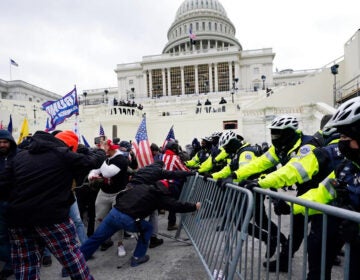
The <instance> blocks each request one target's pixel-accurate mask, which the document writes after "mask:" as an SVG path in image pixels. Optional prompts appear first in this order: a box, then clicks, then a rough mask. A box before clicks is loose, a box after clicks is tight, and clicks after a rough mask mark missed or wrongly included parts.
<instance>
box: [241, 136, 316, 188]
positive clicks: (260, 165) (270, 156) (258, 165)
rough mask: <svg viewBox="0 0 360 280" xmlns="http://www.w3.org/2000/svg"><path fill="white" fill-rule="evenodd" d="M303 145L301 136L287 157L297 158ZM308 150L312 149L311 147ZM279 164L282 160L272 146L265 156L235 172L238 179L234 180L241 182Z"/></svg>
mask: <svg viewBox="0 0 360 280" xmlns="http://www.w3.org/2000/svg"><path fill="white" fill-rule="evenodd" d="M299 134H300V135H301V132H299ZM301 143H302V137H301V136H300V137H299V139H298V140H297V141H296V143H295V144H294V146H293V147H292V148H291V149H290V150H289V151H288V153H287V157H289V158H292V157H294V156H296V152H297V150H298V149H299V147H300V146H301ZM308 149H310V147H309V148H308ZM278 163H280V158H279V157H278V155H277V154H276V152H275V147H274V146H271V147H270V148H269V150H268V151H267V152H266V153H265V154H263V155H261V156H260V157H258V158H256V159H254V160H253V161H251V162H250V163H249V164H247V165H245V166H243V167H242V168H239V169H238V170H236V171H235V172H234V173H235V175H236V179H235V180H234V182H241V181H243V180H245V179H247V178H249V177H250V176H251V175H254V174H257V173H261V172H263V171H266V170H267V169H269V168H271V167H273V166H276V165H277V164H278Z"/></svg>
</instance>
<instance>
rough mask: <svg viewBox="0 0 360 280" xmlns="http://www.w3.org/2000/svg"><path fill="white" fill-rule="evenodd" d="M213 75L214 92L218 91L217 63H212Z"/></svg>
mask: <svg viewBox="0 0 360 280" xmlns="http://www.w3.org/2000/svg"><path fill="white" fill-rule="evenodd" d="M214 73H215V89H214V91H215V92H218V91H219V83H218V69H217V63H214Z"/></svg>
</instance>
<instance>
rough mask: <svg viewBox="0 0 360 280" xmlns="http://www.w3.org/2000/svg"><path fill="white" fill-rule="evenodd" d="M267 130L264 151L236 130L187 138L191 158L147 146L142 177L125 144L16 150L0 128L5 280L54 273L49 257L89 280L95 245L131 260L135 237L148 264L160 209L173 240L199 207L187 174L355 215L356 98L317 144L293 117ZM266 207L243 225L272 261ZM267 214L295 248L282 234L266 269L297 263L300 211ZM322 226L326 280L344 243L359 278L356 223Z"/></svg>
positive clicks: (314, 268) (41, 135)
mask: <svg viewBox="0 0 360 280" xmlns="http://www.w3.org/2000/svg"><path fill="white" fill-rule="evenodd" d="M268 128H269V129H270V133H271V144H268V143H266V142H263V143H262V144H261V145H258V144H251V143H249V142H247V141H246V140H245V139H246V137H245V136H243V135H239V134H236V133H235V132H234V131H232V130H225V131H222V132H213V133H211V134H210V135H208V136H204V137H202V138H201V139H200V141H199V140H198V139H197V138H194V140H193V141H192V143H191V146H190V147H189V149H188V150H186V151H185V150H183V149H182V148H181V146H180V145H179V143H178V142H177V141H169V142H168V143H167V144H166V145H165V147H159V146H158V145H156V144H155V143H153V144H151V146H150V149H151V152H152V154H153V158H154V163H152V164H150V165H148V166H146V167H144V168H138V164H137V160H136V155H135V154H134V151H133V149H132V145H131V143H130V142H128V141H120V139H107V138H106V137H103V138H102V139H101V141H100V142H99V143H98V144H97V146H96V147H94V148H86V147H85V146H83V145H81V144H80V145H79V144H78V142H79V140H78V138H77V136H76V134H75V133H74V132H72V131H55V132H52V133H46V132H42V131H37V132H36V133H34V135H32V137H31V138H30V139H27V142H26V143H24V144H23V145H21V149H20V148H19V147H18V146H17V145H16V143H15V141H14V139H13V137H12V136H11V134H10V133H9V132H7V131H5V130H0V159H1V161H0V164H1V165H0V171H1V172H0V195H1V196H0V221H1V223H0V238H1V242H0V244H1V247H0V258H1V259H0V260H1V261H3V262H4V263H5V266H4V268H3V269H2V271H1V278H0V279H6V277H8V276H9V275H12V274H15V277H16V279H38V276H39V271H40V267H41V265H43V266H46V265H51V255H53V256H54V257H56V259H57V260H58V261H59V262H60V263H61V265H62V266H63V270H62V275H63V276H64V277H65V276H70V277H71V278H72V279H93V278H92V276H91V274H90V271H89V268H88V266H87V264H86V261H87V260H88V259H90V258H91V256H92V255H93V254H94V252H95V251H96V250H97V249H98V248H99V247H100V250H108V249H109V248H110V247H112V246H113V245H114V242H113V240H112V236H113V235H114V234H115V233H117V235H116V236H117V255H118V256H119V257H123V256H125V255H127V251H126V241H124V237H125V236H129V235H131V234H132V233H137V234H138V240H137V246H136V248H135V251H134V252H133V255H132V257H131V266H133V267H135V266H138V265H140V264H142V263H144V262H147V261H148V260H149V258H150V257H149V255H147V254H146V253H147V249H148V248H155V247H157V246H160V245H162V244H163V242H164V241H163V239H160V238H158V235H157V233H158V213H159V211H163V210H168V211H169V213H168V217H167V219H168V225H167V230H169V231H172V230H177V229H178V223H177V220H176V218H177V217H176V213H177V212H193V211H196V210H198V209H199V208H200V207H201V203H200V202H197V203H187V202H179V201H178V199H179V196H180V193H181V190H182V187H183V185H184V183H185V182H186V180H187V177H189V176H194V175H195V174H199V175H201V176H202V179H203V180H205V181H206V180H208V179H209V178H212V180H216V182H217V183H216V185H217V186H218V187H219V188H221V189H224V188H226V187H227V186H228V184H229V183H231V184H237V185H239V186H241V187H245V188H247V189H250V190H254V188H266V189H268V188H269V189H272V190H273V191H277V190H278V189H280V188H281V189H284V190H286V188H292V187H293V186H294V187H295V188H296V196H298V197H300V198H304V199H309V200H311V201H318V202H321V203H328V204H332V205H335V206H337V207H342V208H346V209H350V210H352V211H357V212H359V211H360V180H359V179H358V178H359V174H360V167H359V166H360V98H353V99H351V100H349V101H347V102H345V103H344V104H342V105H341V106H340V107H339V108H338V109H337V111H336V113H335V114H334V115H326V116H324V118H323V119H322V121H321V124H320V129H319V130H318V131H316V132H315V133H314V134H313V135H306V134H304V133H303V132H302V131H301V130H300V129H299V121H298V119H297V118H296V117H294V116H291V115H282V116H278V117H276V118H275V119H274V120H273V121H272V122H271V124H270V125H269V127H268ZM263 204H264V200H259V199H258V200H255V205H254V206H255V209H256V210H255V212H254V213H255V216H254V219H253V222H254V223H255V224H256V226H249V227H248V228H249V234H251V235H253V236H254V237H256V238H258V239H259V240H260V241H262V242H264V243H265V244H267V248H268V250H267V251H266V253H265V257H266V258H271V257H272V256H273V255H274V253H275V251H276V248H277V246H278V244H277V233H278V228H277V225H276V224H275V223H274V222H272V221H271V220H270V228H269V230H268V226H267V225H268V221H269V219H268V217H267V213H266V211H265V209H266V208H265V207H264V205H263ZM273 207H274V211H275V213H276V214H277V215H285V214H289V213H290V212H291V211H293V214H294V216H293V217H294V218H293V223H292V227H293V228H292V232H293V236H292V237H291V242H290V236H285V234H283V233H280V245H281V252H280V258H279V260H274V261H270V262H265V263H264V266H265V267H267V269H268V270H269V271H270V272H275V271H276V269H277V266H278V267H279V270H280V271H282V272H287V271H288V262H289V260H291V258H290V257H291V256H289V252H291V253H292V257H293V256H294V254H295V253H296V252H297V251H298V249H299V248H300V246H301V243H302V241H303V239H304V237H305V236H304V231H303V228H304V223H305V219H304V215H303V214H304V213H305V210H304V207H303V206H301V205H294V206H293V207H290V205H289V204H287V203H285V202H284V201H282V200H277V201H275V202H274V203H273ZM24 213H32V214H31V215H24ZM310 214H311V219H310V222H311V232H310V234H309V236H308V240H309V241H308V262H309V266H308V267H309V271H308V279H320V277H321V269H320V267H321V266H320V264H321V240H322V230H323V226H322V215H318V214H319V213H318V212H316V211H310ZM84 224H86V225H87V228H86V227H85V225H84ZM327 226H328V236H327V245H328V246H327V254H326V271H325V273H326V275H325V279H330V278H331V268H332V266H333V265H334V264H335V263H336V258H337V255H338V253H339V251H340V250H341V248H342V246H343V245H344V243H345V242H349V243H350V246H351V251H350V254H351V263H350V271H351V273H350V278H351V279H354V278H355V277H356V275H357V274H356V272H358V271H359V267H358V266H357V265H356V264H358V263H359V260H360V253H359V252H360V251H359V247H360V238H359V225H357V224H354V223H352V222H349V221H347V220H343V219H340V218H334V217H330V218H329V220H328V224H327ZM264 229H266V230H264ZM220 230H224V228H222V225H220V226H219V231H220ZM268 243H269V244H268ZM330 245H331V246H330ZM290 246H291V248H289V247H290ZM277 262H279V263H277Z"/></svg>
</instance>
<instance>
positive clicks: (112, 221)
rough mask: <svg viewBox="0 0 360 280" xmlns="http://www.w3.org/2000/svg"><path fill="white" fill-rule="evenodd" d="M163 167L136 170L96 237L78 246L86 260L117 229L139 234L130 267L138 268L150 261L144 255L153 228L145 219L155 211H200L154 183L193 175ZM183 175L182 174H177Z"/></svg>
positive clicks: (153, 165) (161, 164) (163, 186)
mask: <svg viewBox="0 0 360 280" xmlns="http://www.w3.org/2000/svg"><path fill="white" fill-rule="evenodd" d="M162 167H163V163H160V165H159V163H158V162H155V163H154V164H152V165H149V166H147V167H144V168H142V169H139V171H138V175H136V173H135V175H134V177H133V178H132V180H130V182H129V184H128V185H127V187H126V188H125V190H123V191H121V192H120V193H119V194H118V195H117V197H116V204H115V205H114V207H113V208H112V210H111V211H110V212H109V214H108V215H107V216H106V217H105V219H104V220H103V221H102V223H101V224H100V225H99V227H98V228H97V229H96V231H95V233H94V234H93V235H92V236H91V237H90V238H89V239H88V240H87V241H86V242H85V243H84V244H83V245H82V246H81V248H80V249H81V251H82V252H83V254H84V256H85V259H87V260H88V259H89V258H90V257H91V256H92V254H93V253H94V252H95V251H96V249H97V248H98V247H99V246H100V244H101V243H102V242H104V241H105V240H106V239H108V238H109V237H111V235H113V234H114V233H115V232H116V231H118V230H119V229H124V230H126V231H129V232H139V233H140V236H139V238H138V241H137V245H136V248H135V251H134V254H133V256H132V258H131V266H133V267H134V266H138V265H140V264H142V263H145V262H147V261H148V260H149V258H150V257H149V256H148V255H146V251H147V248H148V245H149V240H150V237H151V235H152V232H153V228H152V225H151V224H150V223H149V222H148V221H145V220H144V219H145V218H146V217H147V216H149V215H150V214H151V213H152V212H154V211H155V210H156V209H167V210H172V211H174V212H180V213H185V212H193V211H195V210H199V209H200V205H201V204H200V202H197V203H196V204H194V203H188V202H180V201H177V200H176V199H174V198H173V197H172V196H171V193H170V192H169V190H168V189H167V188H166V186H165V185H164V184H163V183H162V182H161V181H157V180H158V179H160V178H166V177H168V178H170V176H171V177H172V178H176V177H178V176H179V174H181V176H182V177H184V176H191V175H193V174H194V173H192V172H186V171H165V170H163V169H162ZM179 172H182V173H179Z"/></svg>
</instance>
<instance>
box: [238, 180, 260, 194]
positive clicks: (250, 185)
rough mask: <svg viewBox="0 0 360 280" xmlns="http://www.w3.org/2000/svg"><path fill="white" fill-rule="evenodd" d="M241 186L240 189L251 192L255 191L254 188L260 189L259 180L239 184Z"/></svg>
mask: <svg viewBox="0 0 360 280" xmlns="http://www.w3.org/2000/svg"><path fill="white" fill-rule="evenodd" d="M239 186H240V187H243V188H246V189H248V190H250V191H252V190H253V188H255V187H256V188H260V185H259V183H258V180H257V179H255V180H244V181H242V182H240V183H239Z"/></svg>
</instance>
